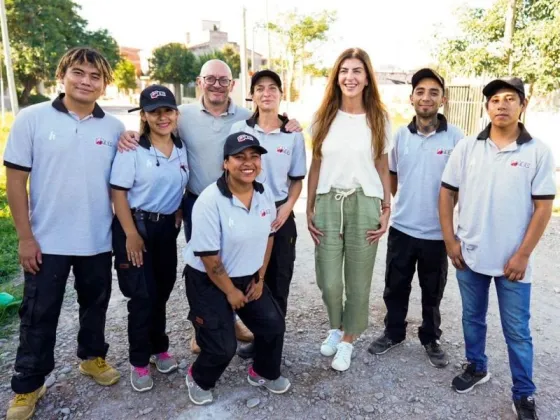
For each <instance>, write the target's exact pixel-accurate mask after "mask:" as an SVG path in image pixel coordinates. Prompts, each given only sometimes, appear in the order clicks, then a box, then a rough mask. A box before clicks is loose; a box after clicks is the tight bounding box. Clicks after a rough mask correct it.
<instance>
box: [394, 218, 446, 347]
mask: <svg viewBox="0 0 560 420" xmlns="http://www.w3.org/2000/svg"><path fill="white" fill-rule="evenodd" d="M416 265H418V278H419V280H420V288H421V290H422V325H421V326H420V327H419V328H418V337H419V338H420V342H421V343H422V344H423V345H425V344H429V343H430V342H432V341H434V340H438V339H439V338H440V337H441V330H440V328H439V327H440V325H441V316H440V311H439V305H440V302H441V299H442V297H443V291H444V289H445V284H446V283H447V266H448V263H447V253H446V251H445V243H444V242H443V241H439V240H425V239H418V238H413V237H412V236H409V235H407V234H405V233H403V232H401V231H399V230H397V229H395V228H393V227H391V228H390V229H389V237H388V239H387V267H386V271H385V291H384V293H383V299H384V301H385V305H386V306H387V315H386V316H385V334H386V335H387V336H388V337H389V338H390V339H391V340H393V341H395V342H399V341H402V340H404V338H405V336H406V326H407V322H406V315H407V313H408V301H409V297H410V292H411V290H412V278H413V277H414V271H415V269H416Z"/></svg>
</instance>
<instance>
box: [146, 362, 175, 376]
mask: <svg viewBox="0 0 560 420" xmlns="http://www.w3.org/2000/svg"><path fill="white" fill-rule="evenodd" d="M150 364H152V365H154V366H155V367H156V369H157V371H158V372H159V373H171V372H173V371H174V370H177V369H178V368H179V365H177V364H175V365H173V366H171V367H170V368H169V369H167V370H163V369H160V368H159V367H158V365H157V363H156V362H155V361H154V362H152V361H151V360H150Z"/></svg>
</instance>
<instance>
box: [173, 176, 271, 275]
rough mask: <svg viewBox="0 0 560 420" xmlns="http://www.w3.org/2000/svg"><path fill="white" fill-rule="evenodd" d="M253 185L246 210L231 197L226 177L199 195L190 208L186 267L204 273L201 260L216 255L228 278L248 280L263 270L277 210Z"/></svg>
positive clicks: (259, 187) (265, 192)
mask: <svg viewBox="0 0 560 420" xmlns="http://www.w3.org/2000/svg"><path fill="white" fill-rule="evenodd" d="M253 185H254V191H253V198H252V200H251V205H250V208H249V209H247V207H245V205H244V204H243V203H242V202H241V201H240V200H239V199H238V198H237V197H236V196H234V195H233V194H232V193H231V191H230V189H229V187H228V185H227V183H226V180H225V176H222V177H220V178H219V179H218V181H217V182H214V183H213V184H212V185H210V186H209V187H208V188H206V189H205V190H204V191H203V192H202V194H200V196H199V197H198V199H197V200H196V202H195V204H194V207H193V213H192V225H193V232H192V237H191V240H190V241H189V243H188V244H187V247H186V248H185V251H184V258H185V262H186V263H187V264H188V265H190V266H191V267H192V268H195V269H197V270H199V271H203V272H206V269H205V268H204V264H203V262H202V260H201V259H200V257H203V256H209V255H219V256H220V258H221V260H222V263H223V265H224V268H225V270H226V272H227V274H228V275H229V276H230V277H241V276H250V275H253V274H255V273H256V272H257V271H258V270H259V269H260V268H261V267H262V265H263V263H264V255H265V252H266V247H267V243H268V238H269V236H270V235H271V234H272V233H271V225H272V222H273V221H274V219H275V218H276V207H275V205H274V199H273V197H272V194H271V193H270V192H269V191H268V190H267V189H265V187H264V186H263V185H262V184H260V183H258V182H254V184H253Z"/></svg>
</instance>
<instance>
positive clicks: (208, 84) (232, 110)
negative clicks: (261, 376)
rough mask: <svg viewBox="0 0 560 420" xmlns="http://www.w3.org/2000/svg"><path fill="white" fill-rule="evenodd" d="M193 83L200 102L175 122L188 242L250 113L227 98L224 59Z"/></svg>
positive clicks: (129, 143)
mask: <svg viewBox="0 0 560 420" xmlns="http://www.w3.org/2000/svg"><path fill="white" fill-rule="evenodd" d="M196 83H197V85H198V87H199V88H200V90H201V91H202V96H201V98H200V102H195V103H191V104H185V105H181V106H179V120H178V122H177V129H178V131H179V136H180V137H181V139H182V140H183V143H184V144H185V146H186V150H187V157H188V163H189V171H190V174H189V181H188V184H187V188H186V191H185V195H184V197H183V205H182V208H183V220H184V224H185V238H186V240H187V242H188V241H189V240H190V238H191V232H192V224H191V215H192V208H193V205H194V203H195V201H196V199H197V198H198V196H199V195H200V193H201V192H202V191H203V190H204V189H205V188H206V187H207V186H209V185H210V184H212V183H214V182H216V180H217V179H218V178H219V177H220V176H221V175H222V172H223V166H222V164H223V160H224V156H223V151H224V142H225V140H226V137H227V136H228V135H229V132H230V129H231V126H232V125H233V124H234V123H236V122H237V121H243V120H247V119H249V117H250V116H251V114H252V113H251V111H250V110H248V109H247V108H244V107H239V106H236V105H235V104H234V103H233V100H232V99H231V98H230V94H231V92H232V90H233V88H234V86H235V81H234V80H233V77H232V73H231V69H230V68H229V66H228V65H227V64H226V63H225V62H223V61H221V60H209V61H207V62H206V63H204V65H203V66H202V68H201V69H200V75H199V76H198V77H197V79H196ZM244 94H245V92H244ZM286 130H287V131H290V132H291V131H301V127H300V125H299V123H298V122H297V121H296V120H290V121H289V122H288V124H287V125H286ZM138 139H139V135H138V133H137V132H133V131H127V132H125V133H123V135H122V136H121V138H120V139H119V145H118V147H119V151H124V150H129V149H134V148H136V145H137V142H138ZM235 332H236V335H237V338H238V339H239V340H240V341H252V340H253V334H252V333H251V332H250V331H249V330H248V329H247V327H245V325H243V323H242V322H241V320H239V319H238V320H237V322H236V323H235ZM191 349H192V350H193V352H194V353H198V352H199V351H200V348H199V347H198V346H197V345H196V342H195V340H194V336H193V339H192V340H191Z"/></svg>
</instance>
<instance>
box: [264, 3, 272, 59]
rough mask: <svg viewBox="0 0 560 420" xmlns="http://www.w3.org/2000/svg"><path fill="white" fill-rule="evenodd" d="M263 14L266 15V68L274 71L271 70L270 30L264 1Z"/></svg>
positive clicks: (266, 5)
mask: <svg viewBox="0 0 560 420" xmlns="http://www.w3.org/2000/svg"><path fill="white" fill-rule="evenodd" d="M264 5H265V14H266V38H267V47H266V60H267V64H268V65H267V67H268V68H269V69H270V70H274V69H273V68H272V56H271V54H272V53H271V48H270V28H269V21H268V0H265V2H264Z"/></svg>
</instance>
